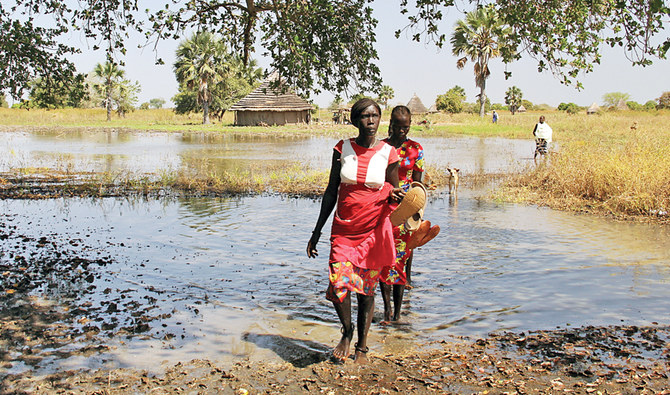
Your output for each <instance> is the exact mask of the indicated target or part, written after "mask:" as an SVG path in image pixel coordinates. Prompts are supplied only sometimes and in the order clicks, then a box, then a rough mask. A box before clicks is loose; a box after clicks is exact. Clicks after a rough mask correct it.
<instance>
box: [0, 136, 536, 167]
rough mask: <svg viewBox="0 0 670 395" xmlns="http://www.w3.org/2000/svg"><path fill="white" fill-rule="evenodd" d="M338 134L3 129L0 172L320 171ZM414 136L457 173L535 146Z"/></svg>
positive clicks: (509, 162) (514, 159) (524, 155)
mask: <svg viewBox="0 0 670 395" xmlns="http://www.w3.org/2000/svg"><path fill="white" fill-rule="evenodd" d="M337 140H338V139H336V138H326V137H320V136H316V135H315V136H313V137H296V138H286V137H281V138H280V137H278V138H269V137H250V136H233V135H212V134H211V133H177V132H175V133H137V132H123V131H119V132H112V131H110V132H76V133H71V132H68V133H58V132H53V131H50V132H39V133H27V132H3V133H0V172H6V171H8V170H9V169H12V168H17V167H46V168H56V169H63V170H64V169H68V168H71V169H75V170H77V171H96V172H100V171H109V172H116V171H124V172H130V173H157V172H159V171H162V170H177V169H179V168H180V167H182V166H185V165H186V163H187V162H188V159H189V158H204V159H209V160H211V161H214V162H215V163H217V164H218V166H220V168H222V169H237V168H244V167H249V166H252V165H253V164H255V163H257V162H258V161H286V160H290V161H300V162H301V163H305V164H307V165H308V166H311V167H314V168H323V169H326V168H328V167H329V166H330V160H331V155H332V149H333V146H334V145H335V143H337ZM417 140H419V141H420V142H421V144H422V145H423V147H424V149H425V154H426V158H427V163H428V164H430V165H433V166H437V167H446V166H454V167H458V168H460V169H461V171H462V172H463V173H471V172H475V171H482V172H503V171H508V170H510V169H513V168H517V167H519V166H523V165H526V164H528V163H529V160H530V159H532V154H533V150H534V149H535V145H534V144H535V143H534V142H533V141H531V140H509V139H500V138H489V139H483V138H477V137H458V138H442V137H426V138H420V139H417Z"/></svg>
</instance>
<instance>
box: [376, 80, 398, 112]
mask: <svg viewBox="0 0 670 395" xmlns="http://www.w3.org/2000/svg"><path fill="white" fill-rule="evenodd" d="M394 97H395V92H394V91H393V88H391V87H390V86H388V85H382V86H381V88H380V89H379V95H378V96H377V102H379V103H382V104H384V108H388V106H389V100H391V99H393V98H394Z"/></svg>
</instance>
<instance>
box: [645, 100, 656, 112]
mask: <svg viewBox="0 0 670 395" xmlns="http://www.w3.org/2000/svg"><path fill="white" fill-rule="evenodd" d="M644 109H645V110H647V111H649V110H655V109H656V102H655V101H654V100H647V102H646V103H644Z"/></svg>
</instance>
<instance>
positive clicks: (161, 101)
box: [149, 98, 165, 108]
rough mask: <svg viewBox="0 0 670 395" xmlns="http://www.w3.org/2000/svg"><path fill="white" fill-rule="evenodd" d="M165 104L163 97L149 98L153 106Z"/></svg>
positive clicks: (157, 106) (158, 106)
mask: <svg viewBox="0 0 670 395" xmlns="http://www.w3.org/2000/svg"><path fill="white" fill-rule="evenodd" d="M164 104H165V99H163V98H154V99H151V100H149V106H151V108H163V105H164Z"/></svg>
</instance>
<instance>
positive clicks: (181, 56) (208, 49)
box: [172, 31, 263, 123]
mask: <svg viewBox="0 0 670 395" xmlns="http://www.w3.org/2000/svg"><path fill="white" fill-rule="evenodd" d="M174 69H175V74H176V76H177V81H178V82H179V84H180V85H179V93H178V94H177V95H175V96H174V97H173V99H172V100H173V101H174V103H175V105H176V107H175V111H176V112H177V113H180V114H182V113H188V112H197V111H200V110H201V109H202V111H203V123H209V113H210V112H212V113H213V114H215V115H217V116H218V117H219V119H220V118H221V117H222V116H223V114H224V113H225V111H226V110H228V108H230V106H232V105H233V104H235V103H236V102H237V101H238V100H240V99H241V98H243V97H244V96H246V95H247V94H248V93H249V92H251V91H252V90H253V89H254V88H255V86H256V84H257V83H258V81H259V80H260V79H261V77H262V75H263V72H262V70H261V69H260V68H258V67H257V66H256V61H254V60H249V61H248V63H247V64H246V65H245V64H244V63H243V61H242V59H240V58H239V56H237V55H235V54H232V53H230V52H229V51H228V49H227V45H226V43H225V41H223V40H222V39H221V38H220V37H219V36H218V35H215V34H212V33H210V32H205V31H201V32H198V33H196V34H194V35H193V36H192V37H191V38H190V39H188V40H185V41H183V42H182V43H181V44H180V45H179V48H178V49H177V60H176V62H175V64H174Z"/></svg>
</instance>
